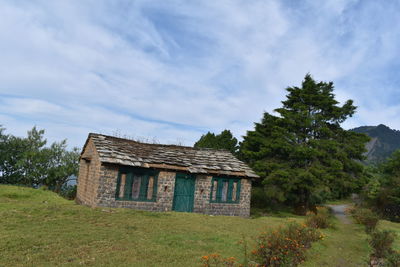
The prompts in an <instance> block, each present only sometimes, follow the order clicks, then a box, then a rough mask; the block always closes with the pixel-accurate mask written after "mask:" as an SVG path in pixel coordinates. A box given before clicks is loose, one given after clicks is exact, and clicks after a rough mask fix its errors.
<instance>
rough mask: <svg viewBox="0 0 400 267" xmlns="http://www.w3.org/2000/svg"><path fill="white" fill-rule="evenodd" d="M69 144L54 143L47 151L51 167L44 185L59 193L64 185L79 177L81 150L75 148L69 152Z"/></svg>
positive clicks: (64, 141) (63, 142)
mask: <svg viewBox="0 0 400 267" xmlns="http://www.w3.org/2000/svg"><path fill="white" fill-rule="evenodd" d="M66 148H67V142H66V140H63V141H61V142H59V143H53V144H52V145H51V147H50V148H47V149H46V150H45V153H46V154H47V158H48V162H49V167H48V169H47V177H46V179H45V180H44V184H45V185H47V186H49V188H52V189H53V190H54V191H55V192H57V193H59V192H60V191H61V189H62V187H63V186H64V185H66V184H67V183H68V182H69V181H71V180H73V179H75V177H76V176H78V171H79V155H80V153H79V150H78V148H73V149H72V151H68V150H67V149H66Z"/></svg>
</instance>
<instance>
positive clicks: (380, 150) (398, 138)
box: [350, 124, 400, 164]
mask: <svg viewBox="0 0 400 267" xmlns="http://www.w3.org/2000/svg"><path fill="white" fill-rule="evenodd" d="M350 131H354V132H357V133H364V134H367V135H368V136H369V137H371V140H370V141H369V142H368V143H367V145H366V146H367V150H368V151H367V153H366V156H367V160H366V163H368V164H371V163H372V164H374V163H379V162H382V161H384V160H385V159H386V158H387V157H389V156H390V155H391V154H392V153H393V152H394V151H395V150H397V149H400V131H398V130H394V129H390V128H389V127H387V126H386V125H383V124H379V125H378V126H361V127H358V128H354V129H351V130H350Z"/></svg>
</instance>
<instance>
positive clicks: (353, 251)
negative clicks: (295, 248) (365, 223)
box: [303, 220, 370, 267]
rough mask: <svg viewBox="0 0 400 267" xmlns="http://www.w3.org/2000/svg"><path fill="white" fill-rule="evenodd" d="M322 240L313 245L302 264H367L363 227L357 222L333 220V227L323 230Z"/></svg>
mask: <svg viewBox="0 0 400 267" xmlns="http://www.w3.org/2000/svg"><path fill="white" fill-rule="evenodd" d="M323 232H324V234H325V235H326V236H327V237H326V239H325V240H324V242H318V243H316V244H315V245H313V247H312V249H311V250H310V251H309V253H308V255H307V258H308V259H309V260H307V262H305V264H304V265H303V266H307V267H311V266H313V267H314V266H315V267H318V266H335V267H338V266H346V267H353V266H354V267H358V266H367V265H368V263H367V262H368V258H369V256H368V255H369V252H370V250H369V246H368V242H367V241H366V240H367V234H365V233H364V228H363V227H362V226H361V225H358V224H342V223H340V222H339V221H338V220H335V227H334V229H326V230H323Z"/></svg>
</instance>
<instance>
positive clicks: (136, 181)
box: [132, 175, 142, 199]
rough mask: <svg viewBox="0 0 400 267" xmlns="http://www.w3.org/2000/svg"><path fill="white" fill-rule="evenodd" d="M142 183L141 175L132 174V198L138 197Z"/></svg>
mask: <svg viewBox="0 0 400 267" xmlns="http://www.w3.org/2000/svg"><path fill="white" fill-rule="evenodd" d="M141 183H142V177H141V176H137V175H134V176H133V182H132V199H138V198H139V195H140V184H141Z"/></svg>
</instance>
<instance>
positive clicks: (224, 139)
mask: <svg viewBox="0 0 400 267" xmlns="http://www.w3.org/2000/svg"><path fill="white" fill-rule="evenodd" d="M194 147H197V148H214V149H225V150H229V151H230V152H232V153H233V154H235V153H236V151H237V149H238V141H237V139H236V138H235V137H233V135H232V133H231V131H229V130H223V131H222V132H221V133H220V134H217V135H215V134H214V133H211V132H208V133H207V134H205V135H202V136H201V137H200V139H199V140H198V141H197V142H196V143H195V144H194Z"/></svg>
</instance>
